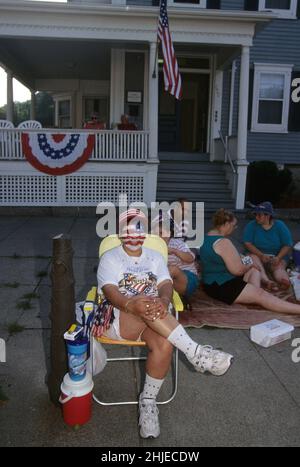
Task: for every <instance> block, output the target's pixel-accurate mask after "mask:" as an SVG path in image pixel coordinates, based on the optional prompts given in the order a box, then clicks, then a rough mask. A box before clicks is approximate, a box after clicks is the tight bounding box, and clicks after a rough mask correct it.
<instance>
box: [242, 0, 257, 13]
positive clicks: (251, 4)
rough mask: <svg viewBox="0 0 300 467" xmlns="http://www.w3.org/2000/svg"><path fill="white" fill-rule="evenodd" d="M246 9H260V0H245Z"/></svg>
mask: <svg viewBox="0 0 300 467" xmlns="http://www.w3.org/2000/svg"><path fill="white" fill-rule="evenodd" d="M245 10H248V11H258V0H245Z"/></svg>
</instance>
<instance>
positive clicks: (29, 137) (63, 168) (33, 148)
mask: <svg viewBox="0 0 300 467" xmlns="http://www.w3.org/2000/svg"><path fill="white" fill-rule="evenodd" d="M94 146H95V135H91V134H88V133H74V134H70V133H68V134H48V133H25V132H23V133H22V149H23V154H24V155H25V157H26V159H27V161H28V162H29V163H30V164H31V165H33V167H34V168H35V169H37V170H39V171H40V172H44V173H46V174H49V175H65V174H69V173H72V172H75V171H76V170H78V169H79V168H80V167H82V165H83V164H84V163H85V162H86V161H87V160H88V158H89V157H90V156H91V154H92V151H93V149H94Z"/></svg>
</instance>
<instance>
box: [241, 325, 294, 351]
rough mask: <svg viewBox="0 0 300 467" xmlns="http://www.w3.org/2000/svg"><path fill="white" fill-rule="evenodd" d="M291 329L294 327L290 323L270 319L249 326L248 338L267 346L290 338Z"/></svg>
mask: <svg viewBox="0 0 300 467" xmlns="http://www.w3.org/2000/svg"><path fill="white" fill-rule="evenodd" d="M292 331H294V327H293V326H292V325H291V324H288V323H284V322H283V321H279V320H278V319H272V320H271V321H266V322H265V323H261V324H257V325H256V326H251V328H250V339H251V340H252V341H253V342H255V343H256V344H259V345H261V346H262V347H266V348H267V347H271V346H272V345H275V344H279V342H283V341H285V340H287V339H290V338H291V336H292Z"/></svg>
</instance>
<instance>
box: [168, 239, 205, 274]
mask: <svg viewBox="0 0 300 467" xmlns="http://www.w3.org/2000/svg"><path fill="white" fill-rule="evenodd" d="M168 247H169V248H174V250H179V251H182V252H183V253H190V254H191V255H192V256H193V257H194V258H195V255H194V253H193V252H192V251H191V250H190V249H189V247H188V246H187V244H186V243H185V242H184V241H183V240H182V239H181V238H171V239H170V241H169V243H168ZM168 266H177V267H178V268H179V269H182V270H183V271H190V272H193V273H194V274H196V276H197V275H198V272H197V269H196V266H195V262H192V263H185V262H184V261H182V260H181V259H180V258H178V256H176V255H169V256H168Z"/></svg>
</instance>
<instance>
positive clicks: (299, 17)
mask: <svg viewBox="0 0 300 467" xmlns="http://www.w3.org/2000/svg"><path fill="white" fill-rule="evenodd" d="M297 18H298V19H300V0H298V4H297Z"/></svg>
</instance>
